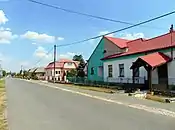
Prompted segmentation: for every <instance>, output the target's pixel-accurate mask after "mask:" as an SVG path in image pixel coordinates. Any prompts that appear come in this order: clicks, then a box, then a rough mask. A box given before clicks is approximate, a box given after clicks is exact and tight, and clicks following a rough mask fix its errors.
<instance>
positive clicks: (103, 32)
mask: <svg viewBox="0 0 175 130" xmlns="http://www.w3.org/2000/svg"><path fill="white" fill-rule="evenodd" d="M107 33H109V31H101V32H99V33H98V34H97V35H98V36H99V35H104V34H107ZM107 36H110V37H114V35H113V34H109V35H107ZM99 40H100V38H97V39H91V40H89V43H90V44H92V45H94V44H95V45H96V44H98V42H99Z"/></svg>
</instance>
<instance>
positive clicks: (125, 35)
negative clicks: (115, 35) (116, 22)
mask: <svg viewBox="0 0 175 130" xmlns="http://www.w3.org/2000/svg"><path fill="white" fill-rule="evenodd" d="M120 36H121V38H123V39H128V40H134V39H138V38H144V37H145V35H144V34H143V33H123V34H120Z"/></svg>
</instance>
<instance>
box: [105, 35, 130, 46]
mask: <svg viewBox="0 0 175 130" xmlns="http://www.w3.org/2000/svg"><path fill="white" fill-rule="evenodd" d="M104 38H106V39H108V40H109V41H111V42H112V43H114V44H116V45H117V46H118V47H119V48H125V47H127V44H126V43H127V42H128V41H129V40H126V39H121V38H114V37H108V36H104Z"/></svg>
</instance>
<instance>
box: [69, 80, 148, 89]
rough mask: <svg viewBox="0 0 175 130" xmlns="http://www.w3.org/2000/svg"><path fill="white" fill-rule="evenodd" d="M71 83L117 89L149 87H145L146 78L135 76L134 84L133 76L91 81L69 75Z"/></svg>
mask: <svg viewBox="0 0 175 130" xmlns="http://www.w3.org/2000/svg"><path fill="white" fill-rule="evenodd" d="M67 79H68V81H69V83H74V84H79V85H87V86H95V87H105V88H116V89H136V88H140V89H147V88H146V87H145V84H144V83H145V80H144V78H141V77H138V78H135V83H134V84H133V83H132V81H133V79H132V78H123V77H122V78H107V79H105V80H104V81H91V80H88V79H87V78H79V77H67Z"/></svg>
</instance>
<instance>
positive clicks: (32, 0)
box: [27, 0, 164, 30]
mask: <svg viewBox="0 0 175 130" xmlns="http://www.w3.org/2000/svg"><path fill="white" fill-rule="evenodd" d="M27 1H29V2H32V3H35V4H39V5H43V6H47V7H50V8H54V9H58V10H62V11H65V12H68V13H72V14H78V15H82V16H86V17H91V18H95V19H100V20H105V21H110V22H115V23H121V24H126V25H134V23H130V22H125V21H121V20H115V19H110V18H105V17H101V16H96V15H92V14H87V13H81V12H78V11H74V10H70V9H66V8H62V7H59V6H55V5H51V4H47V3H43V2H39V1H35V0H27ZM142 27H146V28H151V29H159V30H164V28H160V27H152V26H142Z"/></svg>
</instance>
